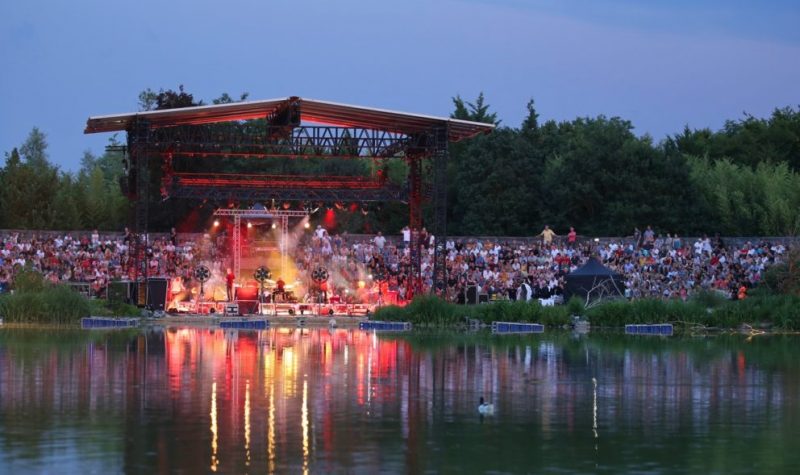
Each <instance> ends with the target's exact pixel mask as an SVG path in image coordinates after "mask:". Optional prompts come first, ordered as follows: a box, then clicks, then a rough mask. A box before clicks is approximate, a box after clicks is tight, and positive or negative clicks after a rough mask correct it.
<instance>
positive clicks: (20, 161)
mask: <svg viewBox="0 0 800 475" xmlns="http://www.w3.org/2000/svg"><path fill="white" fill-rule="evenodd" d="M110 143H111V144H112V145H116V144H117V142H116V139H115V138H114V137H112V138H111V140H110ZM47 148H48V146H47V141H46V137H45V135H44V133H42V132H41V131H39V129H37V128H35V127H34V129H33V130H32V131H31V133H30V135H29V136H28V138H27V140H25V142H24V143H23V144H22V145H21V146H20V148H19V150H17V149H14V150H12V151H11V152H10V153H7V154H6V161H5V166H4V167H3V168H2V169H0V228H4V229H59V230H73V229H102V230H120V229H121V227H122V226H123V225H124V223H125V219H126V210H127V203H126V200H125V197H124V196H123V195H122V193H121V191H120V188H119V177H120V176H121V175H122V155H121V153H119V152H106V153H104V154H103V155H102V156H100V157H96V156H94V155H93V154H92V153H91V152H88V151H87V152H85V153H84V156H83V159H82V161H81V168H80V170H79V171H78V172H77V173H68V172H62V171H60V170H59V169H58V167H56V166H54V165H53V164H52V163H50V160H49V157H48V152H47Z"/></svg>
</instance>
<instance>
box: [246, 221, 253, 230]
mask: <svg viewBox="0 0 800 475" xmlns="http://www.w3.org/2000/svg"><path fill="white" fill-rule="evenodd" d="M252 227H253V223H251V222H250V221H248V222H247V229H250V228H252Z"/></svg>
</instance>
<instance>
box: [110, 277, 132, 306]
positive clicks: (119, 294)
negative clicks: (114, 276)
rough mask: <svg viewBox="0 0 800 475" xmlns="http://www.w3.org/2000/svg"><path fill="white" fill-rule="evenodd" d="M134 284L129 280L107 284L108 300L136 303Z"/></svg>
mask: <svg viewBox="0 0 800 475" xmlns="http://www.w3.org/2000/svg"><path fill="white" fill-rule="evenodd" d="M135 297H136V285H135V283H134V282H131V281H129V280H120V281H115V282H110V283H109V284H108V301H109V302H112V303H127V304H132V303H136V298H135Z"/></svg>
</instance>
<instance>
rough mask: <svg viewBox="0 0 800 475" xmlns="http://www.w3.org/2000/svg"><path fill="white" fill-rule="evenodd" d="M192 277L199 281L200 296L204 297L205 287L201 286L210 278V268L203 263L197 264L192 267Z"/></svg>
mask: <svg viewBox="0 0 800 475" xmlns="http://www.w3.org/2000/svg"><path fill="white" fill-rule="evenodd" d="M194 278H195V279H197V280H198V281H199V282H200V297H201V298H202V297H204V294H205V288H204V287H203V286H204V285H205V283H206V282H208V279H210V278H211V270H209V268H208V267H206V266H204V265H199V266H197V267H195V268H194Z"/></svg>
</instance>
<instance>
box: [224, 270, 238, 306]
mask: <svg viewBox="0 0 800 475" xmlns="http://www.w3.org/2000/svg"><path fill="white" fill-rule="evenodd" d="M234 280H236V276H235V275H233V271H232V270H231V269H230V267H229V268H228V272H227V274H226V275H225V289H226V290H227V291H228V302H233V281H234Z"/></svg>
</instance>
